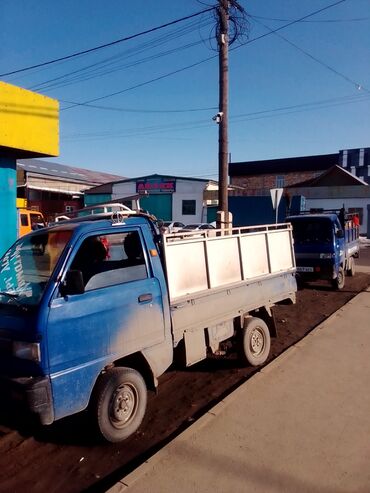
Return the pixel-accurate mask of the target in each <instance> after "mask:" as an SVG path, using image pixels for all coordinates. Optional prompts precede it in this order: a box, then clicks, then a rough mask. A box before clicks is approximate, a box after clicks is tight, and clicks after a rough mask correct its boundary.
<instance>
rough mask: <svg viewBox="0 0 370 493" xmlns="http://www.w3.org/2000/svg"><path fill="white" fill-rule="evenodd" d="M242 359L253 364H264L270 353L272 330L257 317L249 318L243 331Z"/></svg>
mask: <svg viewBox="0 0 370 493" xmlns="http://www.w3.org/2000/svg"><path fill="white" fill-rule="evenodd" d="M241 336H242V337H241V348H240V349H241V351H240V353H241V359H242V361H243V363H244V364H245V363H248V364H250V365H252V366H259V365H262V364H263V363H264V362H265V361H266V360H267V358H268V357H269V354H270V347H271V339H270V331H269V329H268V327H267V325H266V323H265V322H264V321H263V320H262V319H260V318H257V317H252V318H247V319H246V320H245V322H244V327H243V328H242V331H241Z"/></svg>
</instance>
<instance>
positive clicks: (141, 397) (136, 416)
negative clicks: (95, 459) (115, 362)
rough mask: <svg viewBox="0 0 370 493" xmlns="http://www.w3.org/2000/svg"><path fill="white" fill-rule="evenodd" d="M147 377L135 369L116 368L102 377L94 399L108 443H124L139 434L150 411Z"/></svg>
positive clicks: (100, 426)
mask: <svg viewBox="0 0 370 493" xmlns="http://www.w3.org/2000/svg"><path fill="white" fill-rule="evenodd" d="M146 403H147V389H146V385H145V382H144V379H143V377H142V376H141V375H140V373H139V372H137V371H136V370H133V369H131V368H113V369H111V370H109V371H107V372H106V373H104V374H103V375H101V377H100V378H99V380H98V382H97V384H96V387H95V391H94V398H93V402H92V404H93V407H92V410H93V413H94V418H95V420H96V423H97V426H98V430H99V432H100V433H101V435H102V436H103V437H104V438H105V439H106V440H107V441H108V442H121V441H122V440H125V439H126V438H128V437H129V436H130V435H132V434H133V433H135V431H136V430H137V429H138V428H139V426H140V424H141V422H142V420H143V418H144V415H145V411H146Z"/></svg>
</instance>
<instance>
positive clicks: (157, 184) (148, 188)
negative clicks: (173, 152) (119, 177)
mask: <svg viewBox="0 0 370 493" xmlns="http://www.w3.org/2000/svg"><path fill="white" fill-rule="evenodd" d="M145 192H148V193H173V192H176V180H171V179H166V178H148V179H145V180H137V182H136V193H145Z"/></svg>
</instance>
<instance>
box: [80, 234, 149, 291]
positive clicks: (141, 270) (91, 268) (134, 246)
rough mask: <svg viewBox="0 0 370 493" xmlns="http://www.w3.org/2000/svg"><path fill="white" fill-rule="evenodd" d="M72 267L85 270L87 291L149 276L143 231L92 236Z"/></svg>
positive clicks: (83, 272) (81, 249)
mask: <svg viewBox="0 0 370 493" xmlns="http://www.w3.org/2000/svg"><path fill="white" fill-rule="evenodd" d="M71 270H79V271H81V272H82V277H83V281H84V285H85V291H91V290H93V289H100V288H107V287H109V286H115V285H117V284H123V283H127V282H132V281H138V280H142V279H146V278H147V277H148V271H147V268H146V263H145V258H144V251H143V247H142V244H141V239H140V236H139V233H138V232H137V231H130V232H128V233H118V234H109V235H104V236H90V237H89V238H87V239H86V240H85V241H84V242H83V243H82V245H81V246H80V248H79V250H78V252H77V253H76V256H75V258H74V260H73V261H72V265H71Z"/></svg>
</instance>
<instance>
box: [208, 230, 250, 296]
mask: <svg viewBox="0 0 370 493" xmlns="http://www.w3.org/2000/svg"><path fill="white" fill-rule="evenodd" d="M206 247H207V257H208V269H209V288H218V287H220V286H225V285H226V284H232V283H234V282H238V281H241V280H242V273H241V266H240V257H239V245H238V237H237V236H234V237H232V236H230V237H224V238H217V239H210V240H208V241H207V242H206Z"/></svg>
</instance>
